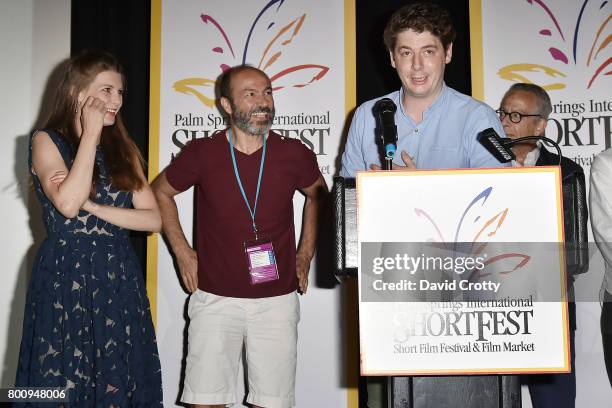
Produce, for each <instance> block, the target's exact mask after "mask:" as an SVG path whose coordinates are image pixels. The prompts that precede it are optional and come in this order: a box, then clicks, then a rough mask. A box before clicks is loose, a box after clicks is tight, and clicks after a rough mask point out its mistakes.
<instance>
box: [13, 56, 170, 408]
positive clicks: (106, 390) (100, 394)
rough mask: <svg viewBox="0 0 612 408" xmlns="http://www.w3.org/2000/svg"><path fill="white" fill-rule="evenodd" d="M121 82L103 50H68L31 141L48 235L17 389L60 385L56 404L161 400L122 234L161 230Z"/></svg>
mask: <svg viewBox="0 0 612 408" xmlns="http://www.w3.org/2000/svg"><path fill="white" fill-rule="evenodd" d="M124 83H125V81H124V76H123V72H122V69H121V67H120V65H119V63H118V61H117V60H116V59H115V58H114V57H113V56H112V55H110V54H107V53H102V52H93V51H91V52H85V53H83V54H80V55H78V56H76V57H74V58H72V59H71V60H70V61H69V63H68V64H67V68H66V72H65V75H64V78H63V81H62V83H61V85H60V86H59V88H58V90H57V95H56V99H55V105H54V108H53V111H52V114H51V117H50V119H49V121H48V122H47V125H46V126H45V128H44V129H43V130H38V131H35V132H33V134H32V137H31V139H30V157H29V160H28V164H29V167H30V172H31V174H32V178H33V183H34V188H35V190H36V194H37V197H38V199H39V201H40V203H41V205H42V210H43V218H44V222H45V225H46V228H47V235H48V236H47V238H46V239H45V241H44V242H43V244H42V246H41V248H40V249H39V251H38V254H37V257H36V260H35V264H34V269H33V272H32V278H31V282H30V286H29V289H28V294H27V298H26V308H25V314H24V316H25V317H24V324H23V335H22V340H21V350H20V354H19V366H18V369H17V379H16V386H18V387H59V388H62V389H66V390H67V391H68V400H69V402H68V403H67V404H66V403H60V404H58V405H59V406H70V407H154V406H161V405H162V390H161V372H160V363H159V356H158V352H157V344H156V341H155V332H154V328H153V323H152V320H151V313H150V308H149V300H148V298H147V294H146V289H145V283H144V280H143V277H142V271H141V268H140V265H139V263H138V260H137V258H136V255H135V253H134V251H133V249H132V246H131V244H130V241H129V236H128V231H129V230H136V231H159V230H160V228H161V218H160V215H159V209H158V207H157V203H156V202H155V199H154V196H153V194H152V192H151V190H150V187H149V184H148V183H147V180H146V178H145V176H144V171H143V159H142V156H141V155H140V153H139V150H138V148H137V147H136V145H135V144H134V143H133V142H132V140H131V139H130V138H129V136H128V134H127V131H126V129H125V127H124V126H123V123H122V120H121V116H120V113H119V111H120V109H121V105H122V103H123V90H124ZM34 405H35V404H28V406H34ZM43 406H49V405H48V404H44V405H43Z"/></svg>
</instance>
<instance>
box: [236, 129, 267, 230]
mask: <svg viewBox="0 0 612 408" xmlns="http://www.w3.org/2000/svg"><path fill="white" fill-rule="evenodd" d="M228 135H229V136H228V139H229V146H230V154H231V156H232V164H233V165H234V174H235V175H236V181H237V182H238V187H240V192H241V193H242V198H243V199H244V202H245V203H246V206H247V208H248V210H249V213H250V214H251V220H252V221H253V232H254V233H255V239H256V240H257V239H258V238H257V225H256V224H255V213H256V212H257V202H258V201H259V190H260V188H261V179H262V176H263V168H264V161H265V160H266V139H267V138H268V137H267V136H268V132H266V134H264V139H263V152H262V153H261V164H260V165H259V177H258V178H257V192H256V193H255V204H254V207H253V209H252V210H251V205H250V204H249V200H248V199H247V196H246V193H245V192H244V187H243V186H242V180H240V174H238V165H237V164H236V155H235V153H234V143H233V142H232V129H231V128H230V129H229V130H228Z"/></svg>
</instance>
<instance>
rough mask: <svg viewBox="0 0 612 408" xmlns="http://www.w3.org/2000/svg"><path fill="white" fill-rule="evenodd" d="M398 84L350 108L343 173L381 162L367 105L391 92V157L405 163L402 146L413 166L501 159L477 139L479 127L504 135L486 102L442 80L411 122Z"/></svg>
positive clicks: (438, 166)
mask: <svg viewBox="0 0 612 408" xmlns="http://www.w3.org/2000/svg"><path fill="white" fill-rule="evenodd" d="M402 95H403V90H402V89H400V90H399V91H396V92H393V93H390V94H389V95H386V96H381V97H380V98H376V99H372V100H370V101H367V102H365V103H363V104H361V105H360V106H359V107H358V108H357V110H356V111H355V115H354V116H353V121H352V122H351V127H350V129H349V134H348V140H347V143H346V148H345V150H344V154H343V155H342V169H341V171H340V175H341V176H343V177H355V173H356V172H357V171H359V170H369V169H370V165H371V164H376V165H379V166H380V165H381V163H380V154H379V148H378V145H377V141H376V135H375V127H376V121H375V118H374V114H373V113H372V108H373V107H374V104H375V103H376V101H378V100H379V99H381V98H390V99H391V100H392V101H393V102H395V104H396V105H397V111H396V112H395V124H396V125H397V136H398V140H397V153H396V154H395V158H394V160H393V162H394V163H396V164H399V165H401V166H403V165H404V163H403V161H402V159H401V157H400V153H401V151H402V150H405V151H406V152H407V153H408V154H409V155H410V156H411V157H412V160H413V162H414V163H415V164H416V167H417V169H454V168H469V167H500V166H507V164H506V165H504V164H502V163H500V162H499V161H498V160H497V159H496V158H495V157H493V155H492V154H491V153H489V152H488V151H487V150H486V149H485V148H483V147H482V146H481V145H480V143H478V141H477V140H476V136H477V135H478V133H479V132H481V131H483V130H485V129H487V128H493V129H495V131H496V132H497V134H499V136H500V137H504V136H505V133H504V131H503V128H502V125H501V122H500V121H499V118H498V117H497V114H496V113H495V111H494V110H493V109H492V108H491V107H490V106H488V105H486V104H484V103H482V102H479V101H477V100H476V99H474V98H471V97H469V96H467V95H464V94H462V93H459V92H457V91H455V90H454V89H452V88H449V87H447V86H446V84H443V86H442V92H441V93H440V96H439V97H438V98H437V99H436V100H435V102H434V103H433V104H432V105H431V106H430V107H429V108H427V109H426V110H425V112H423V120H422V121H421V123H419V124H417V123H415V122H414V121H413V120H412V118H410V116H408V115H407V114H406V113H405V112H404V109H403V107H402V103H401V100H402Z"/></svg>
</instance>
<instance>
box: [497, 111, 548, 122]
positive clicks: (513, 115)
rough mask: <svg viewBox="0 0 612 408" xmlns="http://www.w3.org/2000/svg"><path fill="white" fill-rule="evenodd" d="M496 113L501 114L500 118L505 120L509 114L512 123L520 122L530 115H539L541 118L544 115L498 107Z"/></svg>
mask: <svg viewBox="0 0 612 408" xmlns="http://www.w3.org/2000/svg"><path fill="white" fill-rule="evenodd" d="M495 113H497V114H498V115H499V120H504V118H505V117H506V115H507V116H508V118H509V119H510V122H512V123H519V122H520V121H521V120H523V118H528V117H530V116H538V117H540V118H541V117H542V115H526V114H524V113H520V112H506V111H505V110H503V109H498V110H496V111H495Z"/></svg>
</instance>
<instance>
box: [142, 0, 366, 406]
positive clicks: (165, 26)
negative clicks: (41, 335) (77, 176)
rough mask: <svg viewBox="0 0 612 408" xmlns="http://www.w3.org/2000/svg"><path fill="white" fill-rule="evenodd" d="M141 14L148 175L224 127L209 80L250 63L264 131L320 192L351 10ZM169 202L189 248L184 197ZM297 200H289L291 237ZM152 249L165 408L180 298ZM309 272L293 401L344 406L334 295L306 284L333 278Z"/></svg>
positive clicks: (166, 262)
mask: <svg viewBox="0 0 612 408" xmlns="http://www.w3.org/2000/svg"><path fill="white" fill-rule="evenodd" d="M349 3H350V2H347V4H349ZM152 8H153V18H152V64H151V65H152V67H151V69H152V89H151V91H152V98H151V102H152V104H157V105H156V106H158V112H157V115H154V117H153V118H152V123H151V133H152V135H151V150H152V153H151V157H152V158H154V160H152V163H150V165H151V167H152V168H155V167H157V171H161V170H163V168H164V167H165V166H167V165H168V163H170V161H171V160H172V159H173V157H174V156H175V155H177V154H178V153H179V152H180V151H181V149H182V148H183V147H184V146H185V145H186V144H187V143H188V142H189V141H190V140H193V139H196V138H203V137H210V136H211V135H213V134H214V133H215V132H218V131H221V130H223V129H225V128H226V125H227V124H226V123H224V119H223V117H222V116H221V114H220V113H219V111H218V110H217V108H216V106H215V81H216V79H217V78H218V76H219V75H220V74H221V73H222V72H223V71H224V70H226V69H227V68H229V67H232V66H235V65H239V64H250V65H252V66H255V67H258V68H260V69H262V70H263V71H265V72H266V73H267V74H268V76H269V77H270V79H271V80H272V86H273V89H274V100H275V105H276V118H275V120H274V124H273V126H272V129H273V130H274V131H276V132H279V133H281V134H283V135H285V136H287V137H291V138H295V139H298V140H300V141H301V142H302V143H304V144H305V145H306V146H307V147H308V148H310V149H311V150H313V151H314V152H315V153H316V155H317V159H318V162H319V167H320V169H321V172H322V173H323V175H324V177H325V179H326V181H327V183H328V185H331V178H332V176H333V174H334V173H335V172H336V164H335V160H336V157H337V155H338V146H339V144H340V139H341V134H342V129H343V126H344V121H345V115H346V111H347V110H348V109H351V108H352V106H347V102H346V101H347V100H349V101H350V100H351V98H347V95H349V94H351V92H352V94H354V91H353V87H354V85H353V84H351V89H347V88H345V41H346V38H345V30H346V32H349V33H350V35H351V36H353V35H354V34H353V33H352V24H353V23H352V20H351V21H349V22H347V21H345V13H347V15H348V16H349V17H350V16H352V15H353V13H354V12H353V8H354V6H352V5H350V4H349V6H345V2H344V1H342V0H335V1H327V0H318V1H312V0H284V1H282V0H263V1H262V0H257V1H243V0H208V1H201V0H181V1H170V0H168V1H165V0H163V1H162V0H156V1H154V3H153V6H152ZM351 38H352V37H351ZM156 58H157V59H158V61H156V60H155V59H156ZM157 99H158V100H157ZM352 99H354V97H353V98H352ZM152 109H153V108H152ZM152 112H154V110H153V111H152ZM154 113H155V112H154ZM155 173H156V172H155ZM153 175H155V174H153ZM176 201H177V205H178V209H179V213H180V221H181V224H182V226H183V229H184V230H185V232H186V233H187V235H188V239H189V240H192V230H193V223H192V222H193V194H192V190H189V191H187V192H185V193H183V194H180V195H179V196H177V198H176ZM303 201H304V200H303V197H302V196H301V195H300V194H296V197H295V198H294V206H295V208H296V214H295V224H296V234H299V231H300V226H301V209H302V206H303ZM152 239H153V240H156V239H159V238H152ZM155 247H157V250H156V251H155V253H154V254H153V256H154V257H156V258H155V259H150V260H149V266H150V269H149V273H150V275H149V276H150V280H149V291H150V292H153V293H152V295H151V298H152V299H153V300H154V301H153V304H154V308H155V313H156V315H157V336H158V343H159V352H160V357H161V363H162V374H163V384H164V400H165V406H168V407H170V406H176V404H177V403H178V399H179V397H180V392H181V387H182V371H183V368H184V366H183V364H184V357H185V353H186V330H185V328H186V320H185V316H186V312H185V310H186V302H187V299H188V296H187V294H186V293H185V292H184V291H183V290H182V289H181V286H180V284H179V279H178V277H177V272H176V269H175V265H173V260H172V258H171V256H170V254H169V252H168V248H167V246H166V245H165V244H164V243H163V240H161V239H159V243H157V242H156V241H154V242H153V241H152V242H150V243H149V248H155ZM316 264H317V262H316V260H313V262H312V268H311V279H310V287H309V290H308V294H307V295H306V296H304V297H301V298H300V301H301V310H302V316H301V322H300V324H299V343H298V373H297V389H296V393H297V394H296V395H297V401H298V406H302V407H311V406H334V407H342V406H346V404H347V391H346V381H345V379H344V377H343V376H344V373H345V370H344V361H345V359H344V357H343V350H342V348H341V346H340V344H339V341H336V340H334V339H339V338H340V337H341V336H340V329H341V327H342V322H341V318H340V313H339V312H336V311H337V310H339V303H340V300H339V298H340V296H339V291H338V290H333V289H330V288H321V287H317V284H316V281H317V280H318V279H317V276H318V275H323V274H331V273H332V272H331V268H329V269H328V270H320V271H317V270H316V267H315V265H316ZM151 280H152V281H151ZM242 379H243V377H242V375H240V376H239V381H238V382H239V385H238V386H239V389H240V390H242V387H243V385H244V381H243V380H242ZM313 390H316V392H312V391H313ZM238 398H239V400H240V399H241V398H242V396H241V395H238Z"/></svg>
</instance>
